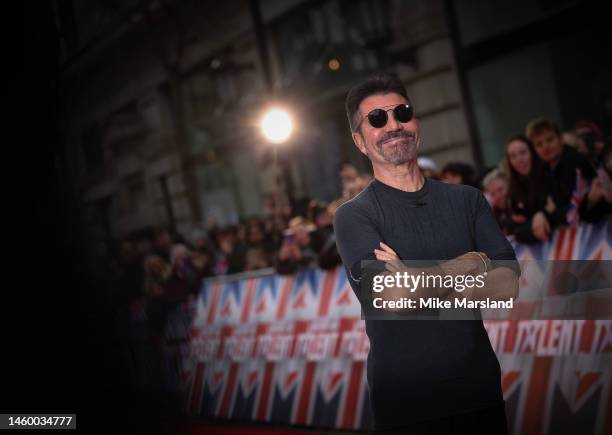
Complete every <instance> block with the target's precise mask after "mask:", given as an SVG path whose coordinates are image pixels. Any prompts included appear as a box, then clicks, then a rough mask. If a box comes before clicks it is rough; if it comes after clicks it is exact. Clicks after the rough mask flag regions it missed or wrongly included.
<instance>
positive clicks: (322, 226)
mask: <svg viewBox="0 0 612 435" xmlns="http://www.w3.org/2000/svg"><path fill="white" fill-rule="evenodd" d="M334 210H335V209H334ZM313 216H314V221H315V225H316V227H317V229H316V230H315V231H314V232H313V233H312V234H311V239H312V242H311V246H312V248H313V249H314V251H315V252H316V254H317V260H318V265H319V267H320V268H321V269H333V268H334V267H336V266H338V265H340V263H341V262H342V260H341V258H340V254H338V249H337V247H336V237H335V235H334V225H333V214H332V211H331V209H330V206H329V205H327V204H324V203H320V204H317V206H316V207H315V209H314V211H313Z"/></svg>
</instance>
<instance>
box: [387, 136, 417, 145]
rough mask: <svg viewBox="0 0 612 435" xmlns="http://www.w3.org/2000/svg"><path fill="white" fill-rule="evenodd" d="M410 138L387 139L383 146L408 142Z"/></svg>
mask: <svg viewBox="0 0 612 435" xmlns="http://www.w3.org/2000/svg"><path fill="white" fill-rule="evenodd" d="M408 139H410V138H408V137H403V136H402V137H394V138H392V139H387V140H386V141H384V142H383V143H382V144H381V145H387V144H392V143H394V142H401V141H405V140H408Z"/></svg>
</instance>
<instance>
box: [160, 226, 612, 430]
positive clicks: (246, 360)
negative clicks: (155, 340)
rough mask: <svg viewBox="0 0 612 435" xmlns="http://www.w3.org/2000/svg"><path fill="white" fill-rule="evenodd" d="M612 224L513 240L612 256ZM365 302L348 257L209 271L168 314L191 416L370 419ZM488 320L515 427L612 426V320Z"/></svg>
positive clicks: (532, 254)
mask: <svg viewBox="0 0 612 435" xmlns="http://www.w3.org/2000/svg"><path fill="white" fill-rule="evenodd" d="M611 231H612V224H611V223H610V222H607V223H603V224H599V225H581V226H579V227H575V228H562V229H559V230H557V231H556V233H555V235H554V238H553V240H552V241H550V242H547V243H540V244H537V245H533V246H526V245H520V244H517V243H515V242H512V243H513V246H514V247H515V250H516V253H517V257H518V258H519V259H520V260H531V259H538V260H540V259H541V260H544V259H549V260H563V259H565V260H570V259H575V260H577V259H581V260H589V259H601V260H610V259H612V240H611V239H612V235H611ZM360 313H361V312H360V307H359V304H358V302H357V300H356V298H355V296H354V294H353V292H352V290H351V288H350V285H349V283H348V282H347V279H346V276H345V274H344V270H343V269H342V268H341V267H339V268H336V269H334V270H331V271H322V270H316V269H311V270H305V271H303V272H300V273H298V274H297V275H295V276H278V275H274V274H266V273H265V272H263V273H261V272H260V273H259V274H258V275H257V276H250V277H243V278H242V279H235V278H234V279H227V278H224V279H217V280H216V281H215V280H213V281H208V282H206V283H205V284H204V286H203V288H202V290H201V294H200V296H199V298H198V299H197V300H196V301H194V302H192V303H189V304H184V305H182V306H180V307H178V308H177V310H176V311H175V312H174V313H171V315H170V317H169V320H168V328H167V330H166V337H165V349H166V363H167V365H166V369H167V374H168V376H169V378H168V382H169V385H172V386H174V387H176V388H179V389H180V390H181V392H182V393H183V397H184V400H185V402H184V410H185V412H186V413H188V414H190V415H193V416H205V417H219V418H228V419H239V420H247V421H248V420H254V421H269V422H277V423H279V422H280V423H286V424H299V425H309V426H318V427H334V428H346V429H368V428H369V427H370V423H371V416H370V413H369V409H368V406H369V404H368V394H367V385H366V380H365V360H366V356H367V353H368V348H369V342H368V338H367V336H366V334H365V330H364V323H363V321H362V320H360ZM485 326H486V328H487V331H488V333H489V337H490V339H491V344H492V346H493V348H494V350H495V351H496V353H497V355H498V358H499V361H500V364H501V368H502V385H503V390H504V396H505V400H506V408H507V415H508V421H509V425H510V433H512V434H557V433H585V434H587V433H588V434H604V433H612V412H611V411H610V407H611V406H610V404H611V403H612V402H611V398H610V395H611V393H612V391H611V382H610V378H611V374H612V356H611V351H612V321H611V320H588V321H584V320H500V321H486V322H485Z"/></svg>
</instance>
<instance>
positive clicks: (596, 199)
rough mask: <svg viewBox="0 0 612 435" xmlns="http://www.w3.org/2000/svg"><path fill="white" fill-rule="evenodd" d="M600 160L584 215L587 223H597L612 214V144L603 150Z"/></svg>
mask: <svg viewBox="0 0 612 435" xmlns="http://www.w3.org/2000/svg"><path fill="white" fill-rule="evenodd" d="M600 160H601V163H600V165H599V167H598V168H597V177H596V178H595V179H594V180H593V183H592V184H591V189H590V190H589V194H588V203H589V205H588V207H587V209H586V211H584V212H583V214H582V218H583V219H584V220H585V221H587V222H597V221H599V220H601V219H603V218H604V217H606V216H609V215H610V214H611V213H612V181H611V180H612V143H608V144H607V145H606V146H605V147H604V148H603V149H602V151H601V155H600Z"/></svg>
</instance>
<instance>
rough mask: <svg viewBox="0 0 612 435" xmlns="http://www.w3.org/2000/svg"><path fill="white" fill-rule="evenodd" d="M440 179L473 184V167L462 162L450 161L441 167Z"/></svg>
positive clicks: (454, 182)
mask: <svg viewBox="0 0 612 435" xmlns="http://www.w3.org/2000/svg"><path fill="white" fill-rule="evenodd" d="M440 179H441V180H442V181H444V182H445V183H449V184H467V185H469V186H473V185H474V168H473V167H472V165H470V164H468V163H463V162H450V163H447V164H446V165H445V166H444V168H442V174H441V177H440Z"/></svg>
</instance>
